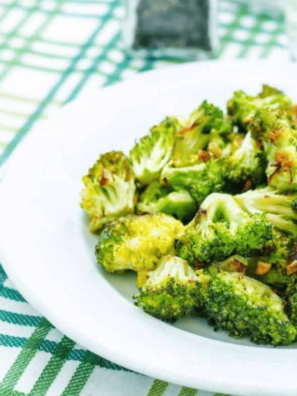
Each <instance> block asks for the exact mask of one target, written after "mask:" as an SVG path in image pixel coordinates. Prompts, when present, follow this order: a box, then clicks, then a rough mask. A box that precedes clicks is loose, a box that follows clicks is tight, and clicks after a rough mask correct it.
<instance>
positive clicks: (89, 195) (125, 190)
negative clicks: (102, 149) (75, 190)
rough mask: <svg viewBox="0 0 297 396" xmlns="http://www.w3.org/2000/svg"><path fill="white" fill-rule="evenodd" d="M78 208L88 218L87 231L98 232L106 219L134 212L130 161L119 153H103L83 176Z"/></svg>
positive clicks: (133, 185)
mask: <svg viewBox="0 0 297 396" xmlns="http://www.w3.org/2000/svg"><path fill="white" fill-rule="evenodd" d="M82 180H83V183H84V185H85V187H84V189H83V190H82V193H81V198H82V202H81V207H82V208H83V209H84V210H85V211H86V212H87V214H88V215H89V218H90V230H91V231H92V232H96V231H98V230H100V229H101V228H102V227H103V226H104V225H105V224H106V223H107V222H108V221H109V220H111V219H115V218H118V217H120V216H125V215H127V214H129V213H133V211H134V205H135V189H136V188H135V183H134V174H133V170H132V168H131V165H130V163H129V160H128V159H127V158H126V157H125V155H124V154H123V153H122V152H120V151H111V152H109V153H106V154H102V155H101V156H100V157H99V159H98V161H97V162H96V163H95V164H94V166H93V167H92V168H91V169H90V170H89V173H88V174H87V175H86V176H84V177H83V179H82Z"/></svg>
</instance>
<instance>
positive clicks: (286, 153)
mask: <svg viewBox="0 0 297 396" xmlns="http://www.w3.org/2000/svg"><path fill="white" fill-rule="evenodd" d="M249 129H250V131H251V135H252V137H253V138H254V139H255V140H256V141H257V142H258V143H259V144H261V145H262V146H263V150H264V153H265V155H266V158H267V161H268V165H267V168H266V175H267V179H268V185H269V186H272V187H275V188H277V189H278V190H280V191H283V192H287V191H297V174H296V173H297V151H296V147H297V134H296V132H297V131H296V130H295V127H293V126H292V125H291V124H290V121H289V120H288V118H287V116H286V113H285V112H283V111H271V109H269V108H267V107H264V108H262V109H260V110H258V111H257V112H256V113H255V115H254V117H253V119H252V122H251V124H250V126H249Z"/></svg>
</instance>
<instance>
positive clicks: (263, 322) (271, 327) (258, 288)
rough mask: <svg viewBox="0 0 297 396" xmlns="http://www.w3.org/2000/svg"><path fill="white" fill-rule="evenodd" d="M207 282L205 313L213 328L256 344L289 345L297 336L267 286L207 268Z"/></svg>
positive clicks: (234, 274) (250, 279)
mask: <svg viewBox="0 0 297 396" xmlns="http://www.w3.org/2000/svg"><path fill="white" fill-rule="evenodd" d="M209 272H210V274H211V281H210V284H209V291H208V298H207V301H206V305H205V312H206V316H207V319H208V322H209V323H210V324H211V325H212V326H215V329H219V328H222V329H225V330H227V331H228V333H229V335H231V336H232V337H235V338H242V337H249V338H250V339H251V341H253V342H255V343H256V344H272V345H289V344H291V343H292V342H293V341H294V340H295V338H296V335H297V331H296V329H295V328H294V326H293V325H292V324H291V323H290V321H289V319H288V317H287V315H286V314H285V312H284V309H283V303H282V300H281V298H280V297H279V296H277V295H276V294H275V293H273V291H272V290H271V289H270V287H268V286H266V285H264V284H263V283H261V282H259V281H257V280H256V279H252V278H250V277H247V276H245V275H242V274H238V273H236V272H233V273H230V272H225V271H218V270H217V269H213V268H210V270H209Z"/></svg>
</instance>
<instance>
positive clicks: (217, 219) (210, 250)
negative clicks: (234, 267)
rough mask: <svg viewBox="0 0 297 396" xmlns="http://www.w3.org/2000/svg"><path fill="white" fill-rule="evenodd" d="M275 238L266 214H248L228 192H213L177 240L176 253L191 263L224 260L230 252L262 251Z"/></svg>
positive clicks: (254, 253)
mask: <svg viewBox="0 0 297 396" xmlns="http://www.w3.org/2000/svg"><path fill="white" fill-rule="evenodd" d="M272 238H273V235H272V224H271V223H270V222H268V221H267V217H266V214H258V213H257V214H253V215H249V214H247V213H246V212H245V211H244V210H242V209H241V207H240V206H239V204H238V203H237V202H236V201H235V199H234V198H233V197H232V196H231V195H228V194H217V193H215V194H211V195H209V196H208V197H207V198H206V200H205V201H204V202H203V203H202V205H201V207H200V209H199V212H198V214H197V215H196V217H195V218H194V220H193V221H192V222H191V223H190V224H189V225H188V226H187V227H186V230H185V232H184V234H182V235H181V236H180V237H179V240H178V242H177V255H178V256H180V257H181V258H183V259H185V260H188V261H189V263H190V265H192V266H194V267H195V266H197V265H198V266H199V265H200V264H201V263H206V264H208V263H212V262H214V261H221V260H224V259H225V258H228V257H230V256H231V255H234V254H238V255H241V256H244V257H252V256H255V255H259V253H260V252H262V251H263V250H264V249H265V247H266V245H267V243H268V242H269V241H270V240H271V239H272Z"/></svg>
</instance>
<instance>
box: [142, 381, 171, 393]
mask: <svg viewBox="0 0 297 396" xmlns="http://www.w3.org/2000/svg"><path fill="white" fill-rule="evenodd" d="M167 387H168V382H164V381H160V380H157V379H156V380H155V381H154V382H153V384H152V386H151V388H150V390H149V393H148V394H147V396H162V395H163V394H164V392H165V391H166V389H167Z"/></svg>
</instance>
